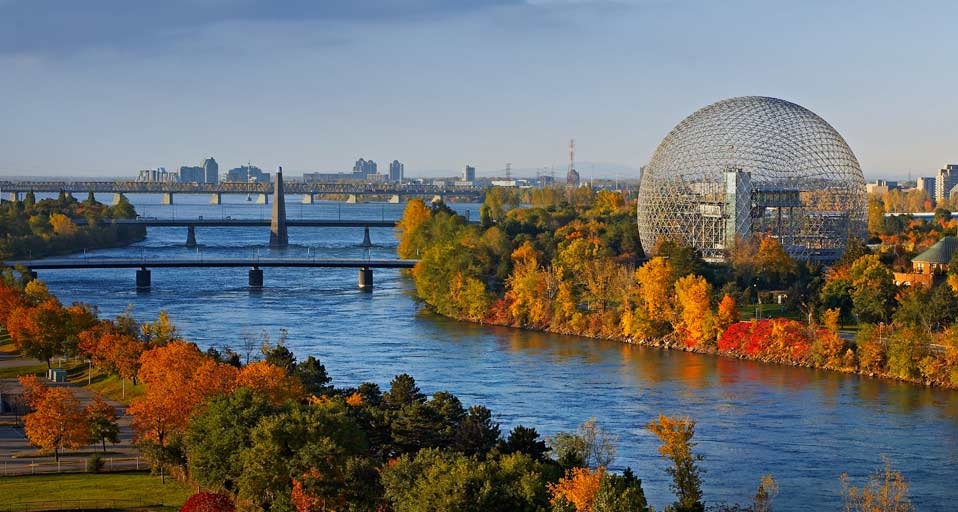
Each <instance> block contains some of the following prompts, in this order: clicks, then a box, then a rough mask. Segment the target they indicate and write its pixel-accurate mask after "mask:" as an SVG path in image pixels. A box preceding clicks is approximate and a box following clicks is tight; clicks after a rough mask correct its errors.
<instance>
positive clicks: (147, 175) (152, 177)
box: [136, 167, 177, 183]
mask: <svg viewBox="0 0 958 512" xmlns="http://www.w3.org/2000/svg"><path fill="white" fill-rule="evenodd" d="M176 180H177V174H176V173H175V172H166V169H164V168H163V167H158V168H156V169H144V170H142V171H140V173H139V174H138V175H137V176H136V181H139V182H144V183H173V182H175V181H176Z"/></svg>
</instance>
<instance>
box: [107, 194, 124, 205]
mask: <svg viewBox="0 0 958 512" xmlns="http://www.w3.org/2000/svg"><path fill="white" fill-rule="evenodd" d="M121 197H123V194H122V193H120V192H114V193H113V201H111V202H110V204H112V205H113V206H116V205H118V204H120V198H121Z"/></svg>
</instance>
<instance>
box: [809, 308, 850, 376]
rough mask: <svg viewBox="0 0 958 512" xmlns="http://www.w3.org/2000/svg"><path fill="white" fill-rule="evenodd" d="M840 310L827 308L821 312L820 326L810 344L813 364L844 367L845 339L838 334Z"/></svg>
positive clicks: (825, 366)
mask: <svg viewBox="0 0 958 512" xmlns="http://www.w3.org/2000/svg"><path fill="white" fill-rule="evenodd" d="M840 315H841V311H839V310H838V309H837V308H832V309H827V310H825V312H824V313H822V328H821V329H819V330H818V332H817V334H816V336H815V340H814V341H813V344H812V357H813V358H814V360H815V364H816V365H818V366H821V367H823V368H833V369H840V368H844V367H845V354H846V349H845V340H843V339H842V338H841V336H839V334H838V323H839V316H840Z"/></svg>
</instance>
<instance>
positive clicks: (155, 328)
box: [140, 310, 180, 347]
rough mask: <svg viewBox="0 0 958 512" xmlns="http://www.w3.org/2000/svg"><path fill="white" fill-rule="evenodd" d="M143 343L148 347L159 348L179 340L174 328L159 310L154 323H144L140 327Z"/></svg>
mask: <svg viewBox="0 0 958 512" xmlns="http://www.w3.org/2000/svg"><path fill="white" fill-rule="evenodd" d="M140 327H141V329H142V331H143V332H142V337H143V341H144V342H146V344H147V345H149V346H150V347H161V346H163V345H166V344H167V343H169V342H171V341H173V340H178V339H180V334H179V332H177V330H176V326H175V325H173V322H172V321H171V320H170V316H169V315H167V314H166V311H163V310H160V314H159V316H158V317H157V318H156V321H153V322H144V323H143V324H142V325H141V326H140Z"/></svg>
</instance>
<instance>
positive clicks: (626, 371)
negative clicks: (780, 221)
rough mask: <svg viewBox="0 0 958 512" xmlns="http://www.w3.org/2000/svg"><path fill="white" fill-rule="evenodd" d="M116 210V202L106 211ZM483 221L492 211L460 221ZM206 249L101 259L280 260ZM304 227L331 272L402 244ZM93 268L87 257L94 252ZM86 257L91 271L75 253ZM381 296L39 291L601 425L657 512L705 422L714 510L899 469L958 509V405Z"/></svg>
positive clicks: (259, 234)
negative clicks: (765, 486)
mask: <svg viewBox="0 0 958 512" xmlns="http://www.w3.org/2000/svg"><path fill="white" fill-rule="evenodd" d="M223 198H224V201H225V202H226V204H223V205H218V206H211V205H208V204H206V203H207V202H208V200H209V198H208V196H205V195H194V196H191V195H186V194H181V195H177V196H175V197H174V200H175V202H176V204H174V205H171V206H161V205H160V204H159V203H160V200H159V196H156V195H131V196H130V200H131V201H132V202H133V204H134V205H135V206H136V208H137V211H138V212H139V213H140V214H141V215H144V216H154V217H159V218H169V217H174V216H175V217H176V218H191V217H192V218H195V217H198V216H201V215H202V216H204V218H220V217H227V216H229V217H232V218H269V215H270V205H256V204H252V203H248V202H246V201H245V199H246V197H245V196H239V195H224V196H223ZM98 199H100V200H109V199H110V197H109V196H107V195H104V197H98ZM299 199H300V196H293V195H290V196H289V197H288V198H287V212H288V217H289V218H291V219H295V218H323V219H330V218H342V219H352V218H367V219H380V218H386V219H391V218H392V219H395V218H398V217H399V216H400V215H401V212H402V208H403V206H402V205H393V204H379V203H376V204H358V205H353V204H342V203H328V202H320V203H316V204H312V205H303V204H300V202H299ZM454 206H455V207H456V208H457V209H459V210H460V211H466V210H468V211H469V215H470V216H471V218H473V219H476V218H478V205H454ZM196 236H197V241H198V243H199V244H200V246H199V247H198V248H196V249H187V248H185V247H184V242H185V240H186V229H185V228H150V229H149V231H148V234H147V238H146V240H145V241H143V242H141V243H138V244H136V245H134V246H131V247H128V248H123V249H110V250H102V251H97V252H96V254H97V255H98V256H113V257H131V256H140V255H146V254H149V255H151V256H157V255H159V256H163V257H169V258H198V257H203V256H210V257H213V256H216V257H227V256H255V255H257V254H259V255H263V256H265V255H268V254H275V253H276V251H272V252H271V251H270V250H269V249H268V248H266V244H267V242H268V239H269V232H268V229H266V228H205V229H204V228H198V229H197V232H196ZM362 236H363V233H362V230H361V229H358V228H291V229H290V230H289V241H290V247H289V248H288V249H286V250H284V251H282V253H283V254H286V255H290V256H295V255H302V256H306V255H315V256H317V257H330V258H354V257H365V256H367V255H368V256H369V257H372V258H379V257H384V258H389V257H395V250H396V245H397V242H396V239H395V236H394V234H393V230H391V229H372V230H371V236H372V242H373V243H374V244H375V246H374V247H372V248H369V249H364V248H362V247H360V246H359V243H360V242H361V241H362ZM87 254H90V253H87ZM75 257H77V258H82V257H85V255H84V254H78V255H76V256H75ZM374 272H375V276H374V278H375V290H374V291H373V292H372V293H363V292H360V291H359V290H358V287H357V280H358V275H357V270H355V269H272V268H270V269H265V270H264V274H265V275H264V281H265V283H264V284H265V286H264V289H263V290H262V291H251V290H249V289H248V287H247V272H246V269H153V271H152V282H153V286H152V288H151V290H150V291H149V292H145V293H144V292H140V293H138V292H137V291H136V290H135V289H134V282H135V281H134V271H133V270H84V271H77V270H50V271H42V272H41V273H40V278H41V279H43V280H44V281H45V282H46V283H47V284H48V286H49V288H50V290H51V291H53V292H54V293H55V294H56V295H57V296H58V297H59V298H60V299H61V300H62V301H63V302H64V303H69V302H72V301H81V302H87V303H91V304H94V305H96V306H97V307H98V308H99V311H100V314H101V316H104V317H115V316H116V315H118V314H120V313H122V312H123V311H124V310H126V308H127V306H128V305H132V308H133V312H134V314H135V316H136V317H137V318H138V319H140V320H152V319H155V318H156V316H157V314H158V312H159V311H160V310H166V311H167V313H169V315H170V317H171V318H172V320H173V321H174V323H175V324H176V326H177V327H178V329H179V330H180V332H181V333H182V335H184V337H185V338H187V339H189V340H191V341H194V342H196V343H197V344H199V345H200V346H201V347H203V348H206V347H209V346H217V347H220V348H222V347H224V346H231V347H232V348H233V349H234V350H236V351H238V352H242V345H243V339H244V338H250V337H253V338H256V339H258V338H259V336H260V333H261V332H264V331H265V332H266V333H268V335H269V336H270V337H271V338H272V340H274V341H275V340H276V339H277V338H278V337H279V336H280V332H281V329H287V330H288V342H287V344H288V347H289V348H290V349H291V350H292V351H293V352H294V353H295V354H296V355H297V356H298V357H299V358H300V359H303V358H305V357H307V356H309V355H313V356H316V357H318V358H320V359H321V360H322V362H323V363H324V364H325V365H326V368H327V369H328V371H329V373H330V375H331V376H332V377H333V383H334V384H336V385H340V386H354V385H357V384H359V383H361V382H363V381H371V382H375V383H378V384H379V385H380V387H382V388H383V389H387V388H388V385H389V381H390V380H391V379H392V377H393V376H395V375H396V374H398V373H403V372H407V373H409V374H411V375H413V376H414V377H415V378H416V381H417V382H418V384H419V386H420V387H421V388H422V390H423V391H424V392H426V393H429V394H431V393H433V392H436V391H439V390H448V391H450V392H452V393H454V394H456V395H457V396H459V397H460V399H462V401H463V403H464V404H466V405H470V404H483V405H485V406H487V407H489V408H490V409H491V410H492V411H493V413H494V414H495V417H496V419H497V420H498V421H499V422H500V423H501V426H502V431H503V433H507V432H508V430H509V429H511V428H512V427H513V426H515V425H517V424H523V425H526V426H532V427H535V428H536V429H537V430H538V431H539V432H540V433H541V434H544V435H550V434H554V433H556V432H561V431H572V430H575V428H576V426H577V425H578V424H580V423H582V422H583V421H585V420H587V419H589V418H590V417H594V418H596V419H597V421H598V423H599V425H600V426H601V427H603V428H604V429H607V430H608V431H611V432H612V433H614V434H616V435H617V436H618V443H617V446H618V453H617V457H616V460H615V462H614V464H613V468H614V469H622V468H624V467H625V466H631V467H632V468H633V470H634V471H635V472H636V474H637V475H638V476H639V477H640V478H642V480H643V487H644V489H645V492H646V495H647V496H648V497H649V499H650V503H651V504H653V505H654V506H655V507H656V509H658V510H662V508H663V507H664V505H665V504H667V503H670V502H671V501H672V499H673V498H672V495H671V491H670V490H669V482H670V479H669V477H668V475H667V474H666V473H665V468H666V463H665V462H664V461H663V460H661V459H660V457H659V456H658V453H657V450H656V449H657V446H658V443H657V440H656V439H655V438H654V436H653V435H652V434H650V433H648V432H647V431H646V430H645V429H644V425H645V424H647V423H648V422H649V421H650V420H652V419H653V418H655V417H656V416H657V415H658V414H668V415H680V416H690V417H692V418H694V419H695V420H696V421H697V426H696V434H695V441H696V442H697V443H698V446H697V447H696V448H695V451H696V452H697V453H699V454H701V455H703V456H704V460H703V461H702V463H701V465H702V467H703V468H704V469H705V471H706V473H705V474H704V485H703V490H704V494H705V498H706V501H707V502H708V503H713V504H714V503H719V502H739V503H747V502H750V500H751V497H752V496H753V495H754V492H755V488H756V486H757V484H758V480H759V477H760V476H761V475H764V474H769V473H771V474H772V475H773V476H774V477H775V479H776V480H777V481H778V483H779V485H780V488H781V492H780V495H779V496H778V498H777V499H776V500H775V505H776V508H777V509H778V510H820V509H821V510H840V509H841V495H840V491H841V485H840V482H839V475H840V474H841V473H842V472H848V473H849V474H850V476H851V478H852V480H853V483H855V484H857V485H861V484H863V483H864V482H865V479H866V476H867V475H868V474H870V473H871V472H873V471H874V470H876V469H877V468H879V467H880V465H881V464H882V456H887V457H889V458H890V459H891V460H892V461H893V462H894V466H895V468H896V469H899V470H900V471H902V473H903V474H904V475H905V477H906V478H907V479H908V480H909V483H910V485H911V491H910V495H911V496H912V498H913V502H914V503H915V504H916V505H917V506H918V509H919V510H929V511H945V510H952V509H953V507H954V503H956V502H958V486H956V485H955V479H956V477H958V392H953V391H943V390H933V389H927V388H924V387H921V386H915V385H910V384H901V383H896V382H886V381H879V380H876V379H871V378H867V377H860V376H854V375H844V374H838V373H832V372H826V371H820V370H811V369H805V368H789V367H780V366H770V365H763V364H759V363H754V362H747V361H738V360H732V359H726V358H720V357H713V356H704V355H696V354H688V353H684V352H668V351H663V350H658V349H651V348H644V347H636V346H629V345H623V344H620V343H615V342H604V341H596V340H591V339H583V338H577V337H569V336H559V335H552V334H542V333H535V332H528V331H521V330H515V329H506V328H496V327H487V326H479V325H472V324H467V323H459V322H454V321H450V320H448V319H444V318H439V317H437V316H435V315H432V314H430V313H429V312H428V311H426V310H424V309H423V307H422V306H421V305H420V304H419V303H418V302H417V301H416V300H415V298H414V294H413V291H414V290H413V285H412V282H411V280H410V279H409V278H407V277H403V276H402V275H401V273H400V271H398V270H375V271H374Z"/></svg>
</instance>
